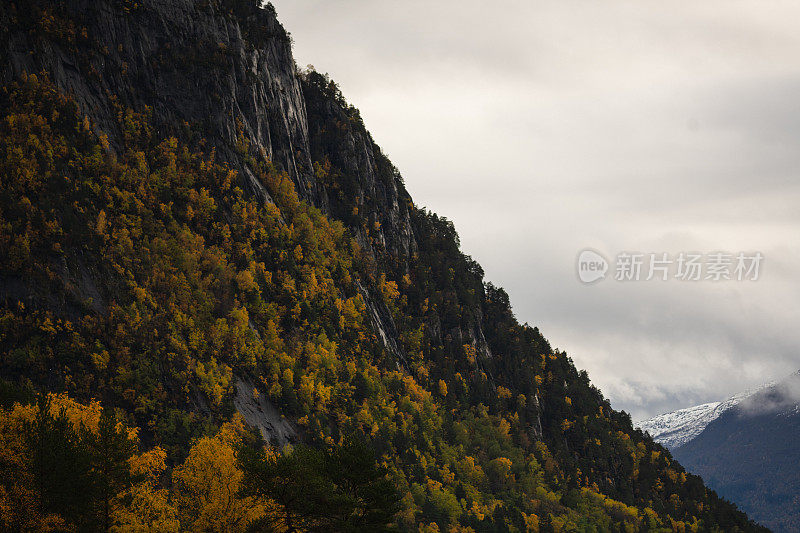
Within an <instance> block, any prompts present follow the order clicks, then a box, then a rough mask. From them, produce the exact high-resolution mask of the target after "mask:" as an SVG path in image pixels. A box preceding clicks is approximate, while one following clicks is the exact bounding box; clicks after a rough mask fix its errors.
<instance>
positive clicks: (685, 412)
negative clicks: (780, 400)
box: [634, 382, 774, 449]
mask: <svg viewBox="0 0 800 533" xmlns="http://www.w3.org/2000/svg"><path fill="white" fill-rule="evenodd" d="M772 385H774V383H773V382H770V383H767V384H765V385H762V386H760V387H756V388H754V389H748V390H746V391H744V392H740V393H738V394H735V395H733V396H731V397H730V398H728V399H727V400H725V401H723V402H709V403H704V404H700V405H695V406H693V407H687V408H685V409H678V410H677V411H672V412H671V413H664V414H661V415H658V416H654V417H653V418H648V419H647V420H643V421H641V422H637V423H635V424H634V425H635V426H636V427H638V428H640V429H641V430H642V431H646V432H647V433H649V434H650V436H651V437H653V440H655V441H656V442H658V443H661V444H663V445H664V446H666V447H667V448H669V449H673V448H677V447H678V446H682V445H684V444H686V443H687V442H689V441H690V440H692V439H694V438H695V437H697V436H698V435H699V434H700V433H701V432H702V431H703V430H704V429H705V428H706V426H708V425H709V424H710V423H711V422H713V421H714V420H716V419H717V418H719V417H720V415H721V414H722V413H724V412H726V411H727V410H729V409H731V408H732V407H734V406H736V405H738V404H739V403H740V402H742V401H744V400H745V399H747V398H749V397H750V396H752V395H754V394H757V393H758V392H759V391H761V390H763V389H765V388H767V387H771V386H772Z"/></svg>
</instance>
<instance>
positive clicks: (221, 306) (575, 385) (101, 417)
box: [0, 0, 759, 532]
mask: <svg viewBox="0 0 800 533" xmlns="http://www.w3.org/2000/svg"><path fill="white" fill-rule="evenodd" d="M0 59H2V62H0V69H2V71H1V72H0V81H2V84H3V88H2V92H0V120H1V122H0V401H2V412H0V463H2V468H1V469H0V528H2V529H3V530H9V531H23V530H30V531H32V530H37V531H39V530H49V531H86V530H89V531H94V530H112V529H113V530H115V531H145V530H157V531H187V530H189V531H247V530H255V531H380V530H383V529H397V530H402V531H476V532H477V531H540V530H541V531H615V530H617V531H641V530H663V531H686V530H689V531H713V530H718V531H749V530H758V529H759V528H758V527H757V526H756V525H755V524H753V523H752V522H750V521H749V520H748V519H747V517H746V516H745V515H744V514H743V513H741V512H739V511H737V510H736V508H735V507H734V506H733V505H731V504H729V503H727V502H725V501H724V500H721V499H720V498H718V497H717V495H716V494H715V493H714V492H713V491H710V490H708V489H707V488H706V487H705V486H704V485H703V483H702V481H701V480H700V478H698V477H696V476H692V475H689V474H687V473H686V472H685V471H684V469H683V468H682V467H681V466H680V465H679V464H678V463H676V462H675V461H674V460H673V459H672V458H671V456H670V454H669V452H668V451H666V450H665V449H664V448H662V447H661V446H660V445H658V444H655V443H654V442H653V441H652V440H651V439H650V438H649V437H647V436H645V435H644V434H643V433H642V432H640V431H638V430H634V429H633V427H632V426H631V421H630V417H629V416H628V415H627V414H625V413H620V412H617V411H614V410H613V409H612V408H611V406H610V404H609V402H608V401H607V400H606V399H605V398H603V396H602V394H601V393H600V392H599V391H598V390H597V389H596V388H595V387H593V386H592V385H591V383H590V382H589V378H588V376H587V374H586V373H585V372H582V371H578V370H577V369H576V368H575V367H574V365H573V364H572V361H571V360H570V358H569V357H568V356H567V355H566V354H564V353H562V352H559V351H557V350H553V349H552V347H551V346H550V344H549V343H548V341H547V340H546V339H545V338H544V337H543V336H542V334H541V333H540V332H539V331H538V329H536V328H534V327H530V326H528V325H521V324H519V323H518V322H517V320H516V319H515V317H514V315H513V313H512V310H511V306H510V302H509V297H508V295H507V294H506V293H505V292H504V291H503V290H502V289H500V288H498V287H495V286H493V285H492V284H491V283H488V282H486V280H484V276H483V271H482V270H481V268H480V266H479V265H478V264H477V263H476V262H475V261H473V260H472V259H471V258H470V257H468V256H467V255H464V253H462V251H461V250H460V247H459V241H458V235H457V234H456V231H455V229H454V227H453V225H452V223H450V222H449V221H447V220H446V219H445V218H443V217H439V216H437V215H435V214H433V213H431V212H430V211H427V210H425V209H422V208H419V207H417V206H416V205H415V204H414V203H413V201H412V200H411V197H410V196H409V194H408V193H407V191H406V189H405V187H404V186H403V182H402V179H401V177H400V174H399V172H398V171H397V169H396V168H395V167H394V166H393V165H392V164H391V162H390V161H389V160H388V159H387V158H386V157H385V156H384V155H383V153H382V152H381V150H380V148H378V147H377V146H376V145H375V144H374V142H373V140H372V138H371V136H370V135H369V133H368V132H367V131H366V129H365V127H364V124H363V122H362V120H361V118H360V116H359V113H358V111H357V110H356V109H355V108H354V107H352V106H350V105H349V104H348V103H347V102H346V101H345V99H344V97H343V96H342V94H341V93H340V91H339V89H338V88H337V87H336V85H335V84H334V83H333V82H332V81H331V80H330V79H329V78H328V77H327V76H324V75H321V74H319V73H316V72H314V71H313V70H309V71H300V70H298V69H297V68H296V66H295V65H294V62H293V60H292V57H291V47H290V39H289V36H288V34H287V33H286V32H285V31H284V30H283V28H282V27H281V26H280V24H279V23H278V22H277V19H276V15H275V13H274V10H273V9H272V8H271V7H270V6H268V7H267V8H265V9H261V8H259V7H257V6H256V5H255V3H254V2H253V1H252V0H239V1H233V0H158V1H157V0H145V1H141V2H132V1H130V0H68V1H59V2H56V1H51V2H48V1H45V0H33V1H26V2H14V1H11V2H9V1H5V2H3V4H2V8H1V9H0ZM442 157H443V158H445V159H446V158H447V154H443V155H442ZM276 413H277V414H276ZM279 428H280V430H279ZM262 437H266V441H265V440H264V439H262Z"/></svg>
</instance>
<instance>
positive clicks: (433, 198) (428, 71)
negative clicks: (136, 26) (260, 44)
mask: <svg viewBox="0 0 800 533" xmlns="http://www.w3.org/2000/svg"><path fill="white" fill-rule="evenodd" d="M273 3H274V4H275V7H276V9H277V11H278V17H279V19H280V20H281V21H282V22H283V24H284V26H285V27H286V28H287V30H289V31H290V32H291V33H292V36H293V37H294V41H295V44H294V54H295V59H296V61H297V63H298V64H299V65H306V64H313V65H314V66H315V67H316V68H317V70H319V71H321V72H327V73H329V74H330V75H331V77H332V78H333V79H335V80H336V81H337V82H338V83H339V85H340V87H341V89H342V91H343V93H344V95H345V97H346V98H347V99H348V100H349V101H350V102H351V103H352V104H353V105H355V106H356V107H358V108H359V109H360V110H361V114H362V116H363V118H364V120H365V122H366V125H367V128H368V129H369V130H370V131H371V132H372V134H373V136H374V138H375V140H376V142H377V143H378V144H379V145H381V146H382V147H383V149H384V151H385V152H386V153H387V154H388V155H389V157H390V158H391V159H392V161H393V162H394V163H395V165H396V166H397V167H398V168H399V169H400V171H401V173H402V175H403V177H404V179H405V182H406V186H407V187H408V189H409V191H410V192H411V195H412V196H413V198H414V200H415V202H416V204H417V205H421V206H427V207H428V208H430V209H432V210H433V211H435V212H437V213H439V214H440V215H444V216H446V217H447V218H449V219H451V220H453V221H454V223H455V225H456V229H457V230H458V232H459V234H460V235H461V242H462V249H463V250H464V252H465V253H467V254H470V255H472V256H473V257H474V258H475V259H477V260H478V261H479V262H480V263H481V264H482V265H483V267H484V269H485V271H486V277H487V280H491V281H493V282H495V283H496V284H498V285H501V286H503V287H505V288H506V289H507V291H508V293H509V294H510V296H511V302H512V305H513V307H514V311H515V313H516V315H517V317H518V318H519V319H520V321H522V322H528V323H530V324H531V325H536V326H539V328H540V329H541V330H542V332H543V333H544V334H545V336H546V337H547V338H548V339H549V340H550V341H551V343H552V344H553V346H555V347H558V348H560V349H562V350H565V351H566V352H567V353H568V354H570V356H571V357H572V358H573V359H574V360H575V363H576V365H577V366H578V367H579V368H585V369H586V370H588V371H589V374H590V376H591V378H592V380H593V382H594V383H595V384H597V385H598V386H599V387H600V388H601V389H602V391H603V392H604V393H605V394H606V396H608V397H609V398H610V399H611V401H612V403H613V405H614V407H616V408H618V409H625V410H626V411H628V412H630V413H631V414H632V416H633V417H634V419H640V418H642V417H645V416H649V415H655V414H658V413H662V412H665V411H669V410H673V409H676V408H680V407H687V406H690V405H695V404H698V403H703V402H707V401H713V400H722V399H724V398H726V397H727V396H729V395H731V394H733V393H735V392H738V391H741V390H743V389H745V388H747V387H750V386H755V385H759V384H761V383H763V382H765V381H768V380H771V379H774V378H781V377H783V376H785V375H786V374H789V373H790V372H793V371H796V370H798V369H800V350H798V347H800V308H799V307H798V301H799V299H798V297H800V209H799V208H798V207H799V206H800V142H799V141H800V31H798V26H797V21H798V20H800V4H798V3H797V2H757V1H755V0H753V1H750V2H737V1H734V0H726V1H724V2H723V1H704V2H667V3H665V2H655V1H653V2H650V1H642V0H636V1H630V2H602V3H599V2H588V1H586V2H571V1H564V0H558V1H553V2H531V1H526V2H523V1H511V0H506V1H497V2H491V3H487V2H478V1H470V0H466V1H465V0H457V1H456V0H439V1H430V0H426V1H417V0H410V1H409V0H406V1H403V2H397V1H394V0H339V1H336V2H331V1H330V0H273ZM587 247H588V248H592V249H595V250H597V251H599V252H601V253H602V254H603V255H605V256H606V257H607V258H608V259H609V260H610V261H611V262H612V266H611V268H612V271H611V272H609V274H608V276H607V278H606V279H604V280H601V281H599V282H597V283H595V284H592V285H585V284H583V283H581V282H580V281H579V279H578V277H577V276H576V271H575V270H576V269H575V266H576V257H577V255H578V253H579V252H580V251H581V250H582V249H584V248H587ZM623 251H638V252H645V253H649V252H656V253H659V254H660V253H669V254H671V255H672V256H673V258H674V256H677V254H678V253H680V252H702V253H711V252H717V251H726V252H731V253H738V252H754V251H759V252H761V253H762V254H763V255H764V257H765V259H764V261H763V263H762V264H761V268H760V277H759V280H758V281H755V282H753V281H741V282H739V281H727V282H719V283H715V282H712V281H699V282H683V281H678V280H675V279H671V280H669V281H656V280H653V281H649V282H647V281H639V282H633V281H631V282H627V283H626V282H619V281H615V280H614V279H611V278H613V275H614V272H613V268H614V265H613V261H614V259H615V257H616V256H617V254H618V253H620V252H623Z"/></svg>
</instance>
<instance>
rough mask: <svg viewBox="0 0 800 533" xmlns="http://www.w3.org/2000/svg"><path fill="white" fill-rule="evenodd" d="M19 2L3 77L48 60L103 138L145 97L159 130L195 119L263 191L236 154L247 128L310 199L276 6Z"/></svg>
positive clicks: (295, 89) (299, 104)
mask: <svg viewBox="0 0 800 533" xmlns="http://www.w3.org/2000/svg"><path fill="white" fill-rule="evenodd" d="M16 4H17V5H16V6H13V7H12V9H9V10H3V11H2V13H0V25H2V28H3V30H2V33H0V39H2V46H0V50H3V52H4V54H5V57H2V65H3V67H2V70H0V80H2V82H3V83H7V82H9V81H11V80H12V79H15V78H17V77H19V76H20V75H21V74H22V73H34V74H35V73H39V72H47V73H48V75H49V76H50V77H51V79H52V80H53V81H54V82H55V84H56V85H57V86H58V87H59V88H60V89H61V90H62V91H64V92H66V93H68V94H70V95H71V96H72V97H73V98H74V99H75V100H76V101H77V102H78V104H79V105H80V106H81V108H82V111H83V112H84V113H86V114H88V115H89V116H90V117H92V119H93V121H94V122H95V127H96V129H97V130H98V131H100V132H103V133H106V134H107V135H108V136H109V138H110V140H111V141H112V142H115V141H117V140H118V139H119V137H120V136H121V135H124V132H122V131H119V129H118V128H117V127H116V123H117V121H116V120H115V118H114V117H115V116H116V115H117V114H118V113H120V112H124V111H125V110H126V109H133V110H136V111H139V112H141V111H143V110H145V109H146V108H149V109H151V110H152V115H153V118H154V122H155V123H156V124H157V125H158V127H159V128H160V129H161V130H163V131H160V132H159V133H162V136H166V135H170V134H173V133H177V132H178V130H180V129H181V128H184V127H191V128H194V129H195V131H193V132H192V133H194V135H195V136H196V138H198V139H199V138H201V137H202V138H205V139H206V140H207V141H208V142H209V143H210V144H211V145H212V146H214V147H215V148H216V149H217V152H218V154H219V155H220V156H221V157H223V158H224V159H225V160H227V161H228V162H229V163H230V164H231V165H233V166H234V168H237V169H238V170H240V171H242V175H243V177H244V183H243V184H244V185H245V186H246V187H247V188H248V189H250V190H251V191H253V192H254V193H256V194H259V195H262V196H264V197H265V198H266V191H265V190H264V188H263V186H261V184H259V183H258V182H257V181H256V180H255V178H254V177H253V176H252V175H251V174H249V172H248V171H247V170H246V168H245V167H244V166H243V165H241V164H240V163H239V160H238V157H237V146H239V148H240V147H241V142H242V141H243V140H246V141H247V143H248V144H249V149H250V151H251V152H252V153H253V154H254V155H256V156H261V157H266V158H269V159H270V160H272V161H274V162H275V163H277V164H278V165H280V166H281V167H282V168H284V169H285V170H286V171H287V172H288V173H289V175H290V176H292V178H293V180H294V181H295V183H296V184H297V186H298V189H299V190H300V191H301V192H302V194H303V195H304V196H305V197H306V198H309V199H311V200H314V201H316V200H318V199H319V196H318V191H317V189H316V186H315V183H314V180H313V179H312V178H311V175H310V173H309V169H310V168H311V161H310V156H309V146H308V125H307V123H306V111H305V102H304V99H303V95H302V91H301V88H300V83H299V80H298V78H297V76H296V74H295V66H294V61H293V60H292V53H291V43H290V41H289V37H288V35H287V34H286V32H285V31H284V29H283V27H282V26H281V25H280V24H279V23H278V21H277V19H276V18H275V13H274V11H272V10H261V9H253V10H252V11H251V12H248V13H244V14H239V15H244V16H238V17H233V16H231V14H232V13H233V11H234V10H235V8H234V7H232V6H231V5H228V4H231V3H229V2H214V1H206V2H204V1H193V0H145V1H143V2H136V3H134V2H125V1H115V0H99V1H98V0H72V1H69V2H59V3H48V2H41V3H38V2H32V3H28V2H17V3H16ZM40 12H43V14H42V16H40V15H39V13H40ZM241 20H245V21H246V24H243V23H242V22H240V21H241ZM75 21H77V22H75ZM42 26H44V27H42ZM32 51H35V53H33V52H32ZM189 125H191V126H189ZM237 143H238V144H237ZM239 151H241V150H240V149H239Z"/></svg>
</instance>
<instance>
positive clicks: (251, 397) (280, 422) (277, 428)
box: [233, 378, 297, 446]
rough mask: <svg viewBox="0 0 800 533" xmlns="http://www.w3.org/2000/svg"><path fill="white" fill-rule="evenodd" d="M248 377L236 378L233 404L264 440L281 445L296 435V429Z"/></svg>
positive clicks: (293, 438)
mask: <svg viewBox="0 0 800 533" xmlns="http://www.w3.org/2000/svg"><path fill="white" fill-rule="evenodd" d="M257 391H258V389H257V388H256V386H255V385H254V384H253V382H252V381H250V380H249V379H244V378H236V396H235V397H234V399H233V404H234V406H235V407H236V410H237V411H238V412H239V414H241V415H242V418H244V420H245V422H247V423H248V424H249V425H250V426H251V427H253V428H256V429H258V430H259V431H260V432H261V437H262V438H263V439H264V441H266V442H273V441H274V442H277V443H278V445H280V446H283V445H285V444H287V443H288V442H292V441H294V440H295V438H296V437H297V430H296V429H295V428H294V426H293V425H292V424H291V423H290V422H289V421H288V420H287V419H286V418H285V417H284V416H283V415H282V414H281V412H280V411H279V410H278V408H277V407H275V406H274V405H273V404H272V403H271V402H270V401H269V400H267V398H266V397H265V396H264V395H263V394H257Z"/></svg>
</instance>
